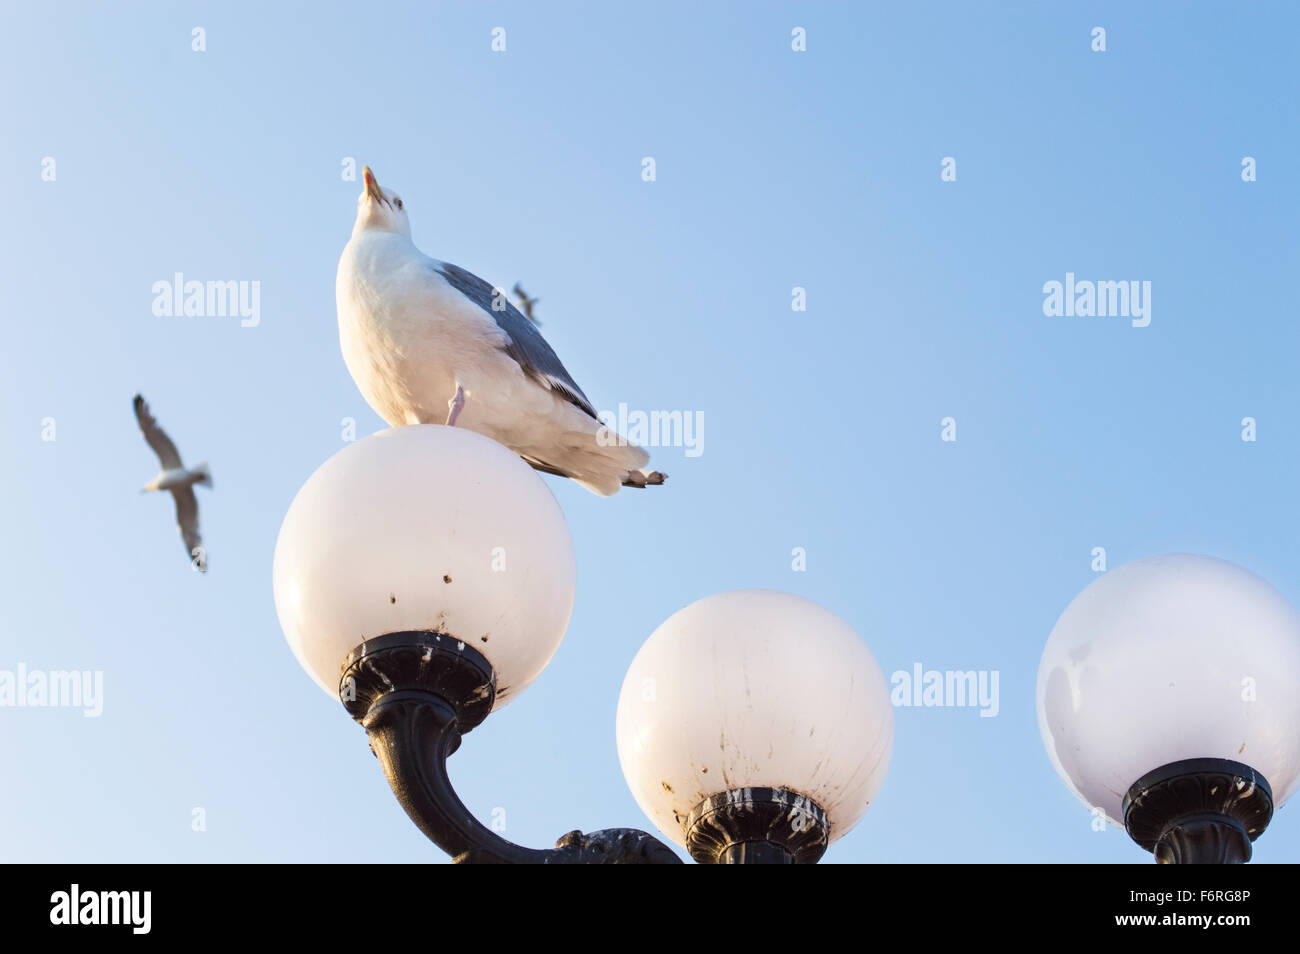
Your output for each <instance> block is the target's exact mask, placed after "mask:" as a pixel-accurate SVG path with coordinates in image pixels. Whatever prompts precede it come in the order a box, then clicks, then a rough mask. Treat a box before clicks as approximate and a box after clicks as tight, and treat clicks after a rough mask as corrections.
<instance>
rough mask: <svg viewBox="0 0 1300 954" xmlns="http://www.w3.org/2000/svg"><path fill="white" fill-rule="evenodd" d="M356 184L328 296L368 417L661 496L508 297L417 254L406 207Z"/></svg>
mask: <svg viewBox="0 0 1300 954" xmlns="http://www.w3.org/2000/svg"><path fill="white" fill-rule="evenodd" d="M362 177H363V180H364V185H363V188H362V191H361V197H360V198H359V199H358V200H357V218H356V222H355V224H354V225H353V227H352V238H351V240H350V241H349V242H348V244H347V246H346V247H345V248H344V249H343V256H342V257H341V258H340V259H339V270H338V278H337V281H336V284H335V296H336V299H337V304H338V318H339V344H340V346H341V348H342V351H343V361H344V363H345V364H346V365H347V368H348V371H349V373H351V375H352V379H353V380H354V381H355V382H356V383H357V387H358V388H360V389H361V394H362V395H363V396H364V397H365V399H366V401H367V402H368V403H369V404H370V406H371V407H372V408H374V410H375V413H377V414H378V415H379V416H380V417H382V418H383V419H384V420H385V421H387V422H388V423H389V424H391V425H393V426H394V427H397V426H401V425H403V424H447V425H451V426H458V427H466V428H469V429H470V430H472V431H477V432H478V433H480V434H483V435H485V436H487V437H490V438H492V439H493V440H495V441H497V442H498V443H500V444H504V445H505V446H506V447H509V448H510V449H511V450H513V451H514V452H515V453H516V454H518V455H519V456H520V457H522V458H523V459H524V460H525V461H527V462H528V463H529V464H531V465H532V466H533V467H535V468H536V469H537V470H541V471H544V472H546V473H548V474H556V475H558V476H561V477H570V478H572V479H573V480H575V481H577V482H578V483H579V484H581V485H582V486H583V487H586V488H587V489H588V490H590V491H592V492H593V493H597V494H600V495H602V496H609V495H610V494H614V493H617V492H618V489H619V487H645V486H647V485H650V484H662V483H663V482H664V475H663V474H661V473H659V472H658V471H646V470H644V469H643V468H644V467H645V465H646V463H647V462H648V461H649V459H650V455H649V454H647V453H646V452H645V451H644V450H642V449H641V448H640V447H637V446H636V445H634V444H630V443H628V442H627V441H626V440H625V439H624V438H622V437H621V436H620V435H618V434H617V433H615V432H614V431H613V430H612V429H611V428H606V427H605V425H604V424H602V423H601V421H600V420H599V418H598V417H597V416H596V410H595V408H594V407H593V406H592V404H591V402H590V401H589V400H587V396H586V395H585V394H583V393H582V389H581V388H579V387H578V385H577V383H576V382H575V381H574V380H573V378H572V377H570V376H569V372H568V371H566V370H565V368H564V365H563V364H561V363H560V359H559V358H558V357H556V355H555V352H554V351H552V350H551V346H550V345H548V344H547V343H546V339H544V338H543V337H542V335H541V332H539V331H538V330H537V328H536V326H535V325H534V324H533V323H532V322H531V321H529V320H528V319H527V318H526V317H524V316H523V315H522V314H520V312H519V310H518V309H517V308H515V306H514V305H512V304H511V303H510V301H509V300H507V298H506V295H505V292H504V291H503V290H502V289H499V288H494V287H493V286H492V285H490V284H488V283H487V282H485V281H484V280H483V279H481V278H479V277H478V276H477V275H474V274H472V273H471V272H468V271H466V270H465V269H463V268H458V267H457V266H455V265H450V264H448V263H446V262H441V261H438V260H437V259H433V258H430V257H429V256H427V255H425V254H424V253H423V252H421V251H420V250H419V249H417V248H416V247H415V244H414V243H413V242H412V241H411V223H410V220H409V219H408V218H407V215H406V208H405V204H404V203H403V202H402V199H401V198H400V197H399V196H397V195H396V194H394V193H393V192H391V191H387V190H384V189H382V188H380V186H379V183H378V182H377V181H376V180H375V176H374V173H372V172H371V171H370V167H369V166H366V167H365V169H364V170H363V173H362ZM516 290H517V291H518V286H516Z"/></svg>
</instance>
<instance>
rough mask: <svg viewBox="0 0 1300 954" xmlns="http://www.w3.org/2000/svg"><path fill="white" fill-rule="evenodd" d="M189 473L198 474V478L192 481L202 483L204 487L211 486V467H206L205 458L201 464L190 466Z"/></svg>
mask: <svg viewBox="0 0 1300 954" xmlns="http://www.w3.org/2000/svg"><path fill="white" fill-rule="evenodd" d="M190 473H191V474H198V475H199V476H198V479H197V480H196V481H194V482H195V483H196V484H202V485H203V486H204V487H211V486H212V469H211V468H210V467H208V462H207V461H206V460H205V461H204V462H203V463H201V464H197V465H195V466H194V467H191V468H190Z"/></svg>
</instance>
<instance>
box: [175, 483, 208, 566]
mask: <svg viewBox="0 0 1300 954" xmlns="http://www.w3.org/2000/svg"><path fill="white" fill-rule="evenodd" d="M172 496H173V497H175V498H176V526H177V527H178V528H179V529H180V531H181V539H182V540H184V541H185V552H186V554H188V555H189V558H190V559H191V560H195V559H197V560H198V561H199V562H198V567H199V569H200V570H202V571H204V572H205V573H206V572H207V569H208V558H207V554H206V553H205V552H204V551H203V549H202V547H203V538H202V537H201V536H199V501H198V498H196V497H195V496H194V488H193V487H177V488H176V489H175V490H173V491H172ZM196 549H197V550H198V552H197V553H195V552H194V551H195V550H196Z"/></svg>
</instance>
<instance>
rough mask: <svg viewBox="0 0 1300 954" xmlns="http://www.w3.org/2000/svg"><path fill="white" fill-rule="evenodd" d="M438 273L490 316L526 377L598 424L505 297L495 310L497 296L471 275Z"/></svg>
mask: <svg viewBox="0 0 1300 954" xmlns="http://www.w3.org/2000/svg"><path fill="white" fill-rule="evenodd" d="M437 269H438V274H439V275H441V276H442V277H443V278H445V279H446V280H447V282H448V284H450V285H451V287H452V288H454V289H456V290H457V291H458V292H460V293H461V294H462V295H464V296H465V297H466V298H468V299H469V300H470V301H472V302H474V304H476V305H478V306H479V307H480V308H482V309H483V310H484V311H485V312H487V313H488V314H489V315H491V316H492V318H493V319H494V320H495V321H496V323H497V326H498V327H499V328H500V329H501V330H502V331H504V332H505V333H506V338H507V339H508V343H507V344H506V354H508V355H510V357H512V358H514V359H515V360H516V361H518V362H519V365H520V367H522V368H523V369H524V372H525V373H526V374H530V375H532V376H533V377H534V378H535V379H536V380H537V381H538V382H540V383H541V384H543V385H545V386H546V387H548V388H551V389H553V390H555V391H557V392H558V393H559V394H560V395H561V396H563V397H564V398H565V399H566V400H567V401H569V402H570V403H572V404H574V405H575V406H577V407H578V408H581V409H582V410H583V411H585V412H586V413H587V414H589V415H590V416H591V417H592V418H595V419H596V420H600V418H598V417H596V409H595V408H594V407H592V406H591V401H589V400H587V395H585V394H583V393H582V388H580V387H578V382H576V381H574V380H573V378H572V377H571V376H570V375H569V372H568V371H566V370H565V369H564V365H563V364H561V363H560V359H559V358H558V357H557V356H556V354H555V352H554V351H552V350H551V346H550V345H548V344H547V343H546V339H545V338H543V337H542V333H541V332H540V331H538V330H537V326H536V325H534V324H533V323H532V322H531V321H529V320H528V319H527V318H525V317H524V316H523V315H521V314H520V313H519V309H517V308H516V307H515V306H514V305H512V304H510V302H509V301H508V300H507V299H506V297H505V296H504V295H502V296H500V297H499V298H498V299H497V300H498V301H499V303H500V304H499V310H494V309H493V308H492V302H493V299H494V298H495V297H496V296H494V295H493V293H492V291H493V289H492V286H491V285H489V284H488V283H487V282H485V281H483V279H481V278H479V277H478V276H477V275H475V274H474V273H473V272H468V271H466V270H465V269H463V268H459V267H458V266H456V265H450V264H448V263H447V262H439V263H438V265H437Z"/></svg>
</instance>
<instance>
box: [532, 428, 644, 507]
mask: <svg viewBox="0 0 1300 954" xmlns="http://www.w3.org/2000/svg"><path fill="white" fill-rule="evenodd" d="M568 437H569V439H568V440H564V441H562V442H561V450H562V452H561V453H559V454H554V455H553V456H554V457H555V458H558V459H559V461H560V463H555V462H554V461H543V460H540V459H538V458H535V457H533V456H530V455H528V454H524V455H523V457H524V460H526V461H528V463H529V464H531V465H532V466H533V467H535V468H537V469H538V470H540V471H544V472H546V473H548V474H555V475H557V476H560V477H568V478H570V479H571V480H573V482H574V483H576V484H578V485H579V486H581V487H585V488H586V489H587V490H590V491H591V492H592V493H593V494H599V495H600V496H601V497H611V496H613V495H614V494H616V493H618V491H619V488H621V487H649V486H652V485H655V484H662V483H663V482H664V480H665V479H666V477H665V475H664V474H661V473H659V472H658V471H646V470H644V469H643V468H644V467H645V465H646V463H648V462H649V460H650V455H649V454H647V453H646V452H645V450H644V449H642V448H640V447H637V446H636V445H635V444H629V443H627V442H622V443H608V444H604V443H601V442H600V441H593V440H592V435H591V434H589V433H571V434H569V435H568Z"/></svg>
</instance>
